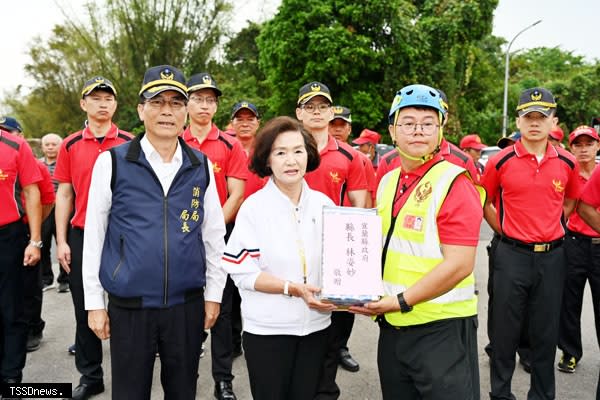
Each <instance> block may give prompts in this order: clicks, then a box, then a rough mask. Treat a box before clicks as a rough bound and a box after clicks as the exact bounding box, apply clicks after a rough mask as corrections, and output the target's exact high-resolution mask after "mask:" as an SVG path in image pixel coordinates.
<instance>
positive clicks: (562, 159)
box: [558, 154, 575, 169]
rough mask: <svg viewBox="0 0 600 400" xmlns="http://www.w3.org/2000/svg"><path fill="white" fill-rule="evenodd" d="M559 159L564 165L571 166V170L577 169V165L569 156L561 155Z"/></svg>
mask: <svg viewBox="0 0 600 400" xmlns="http://www.w3.org/2000/svg"><path fill="white" fill-rule="evenodd" d="M558 158H559V159H560V160H561V161H563V162H564V163H566V164H567V165H568V166H569V168H571V169H575V163H574V162H573V161H572V160H570V159H569V158H568V157H567V156H565V155H563V154H559V155H558Z"/></svg>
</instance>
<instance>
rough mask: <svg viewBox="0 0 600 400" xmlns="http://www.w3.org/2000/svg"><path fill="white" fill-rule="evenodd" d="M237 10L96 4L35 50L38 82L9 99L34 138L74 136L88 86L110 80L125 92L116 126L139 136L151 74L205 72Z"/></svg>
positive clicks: (167, 3)
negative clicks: (155, 69) (163, 68)
mask: <svg viewBox="0 0 600 400" xmlns="http://www.w3.org/2000/svg"><path fill="white" fill-rule="evenodd" d="M230 10H231V4H230V2H229V1H228V0H105V2H104V3H103V4H98V3H91V2H90V3H88V4H87V6H86V20H85V21H84V22H80V23H78V22H74V21H71V20H69V21H70V22H67V23H65V24H64V25H59V26H56V27H55V28H54V30H53V34H52V36H51V38H50V39H49V40H48V41H47V42H43V41H41V40H38V41H37V42H36V43H35V44H34V45H33V46H32V47H31V49H30V50H29V54H30V57H31V63H30V64H28V65H27V66H26V71H27V73H28V74H29V75H30V76H31V77H32V78H33V79H34V82H35V85H34V87H33V89H32V91H31V92H30V93H26V94H22V93H20V92H19V91H18V92H17V93H15V94H13V95H11V96H9V98H8V99H7V100H6V102H7V104H8V105H9V106H10V107H11V108H12V109H13V110H14V111H15V114H16V115H17V116H18V117H19V118H20V119H21V120H23V122H24V124H26V128H27V130H28V132H29V133H30V134H32V135H34V136H40V135H42V134H43V133H45V132H48V131H57V132H63V133H64V132H70V131H73V130H76V129H79V127H80V126H81V124H82V120H83V118H84V115H83V113H82V112H81V111H80V110H79V107H78V99H79V97H80V96H79V91H80V89H81V86H82V84H83V82H85V80H87V79H89V78H90V77H92V76H94V75H103V76H105V77H106V78H108V79H110V80H112V81H113V83H114V84H115V85H116V87H117V90H118V92H119V93H118V101H119V109H118V114H117V116H116V118H115V121H116V122H117V123H118V124H119V125H120V126H121V127H123V129H129V130H134V131H139V130H140V129H141V128H140V125H141V124H140V121H139V119H138V116H137V112H136V105H137V102H138V98H139V96H138V91H139V88H140V84H141V82H142V77H143V74H144V71H145V70H146V69H147V68H148V67H149V66H152V65H159V64H171V65H174V66H177V67H180V68H182V69H183V70H184V72H185V73H186V74H189V73H191V72H199V71H200V70H203V69H205V68H206V65H207V64H208V62H209V61H210V59H211V58H213V56H214V51H215V49H216V47H217V46H218V44H219V43H220V40H221V38H222V37H223V35H224V34H225V33H226V32H227V31H226V26H227V24H226V21H227V18H228V17H229V13H230Z"/></svg>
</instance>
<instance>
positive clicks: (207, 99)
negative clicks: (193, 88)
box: [190, 96, 217, 106]
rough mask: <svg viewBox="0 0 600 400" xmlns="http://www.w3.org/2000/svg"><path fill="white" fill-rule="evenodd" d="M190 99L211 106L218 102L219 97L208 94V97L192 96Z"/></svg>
mask: <svg viewBox="0 0 600 400" xmlns="http://www.w3.org/2000/svg"><path fill="white" fill-rule="evenodd" d="M190 100H191V101H193V102H194V103H197V104H202V103H206V105H209V106H212V105H213V104H215V103H216V102H217V99H216V98H214V97H212V96H206V97H197V96H191V97H190Z"/></svg>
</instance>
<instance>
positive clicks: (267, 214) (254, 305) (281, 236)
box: [223, 179, 334, 336]
mask: <svg viewBox="0 0 600 400" xmlns="http://www.w3.org/2000/svg"><path fill="white" fill-rule="evenodd" d="M324 205H331V206H333V205H334V204H333V202H332V201H331V200H330V199H329V198H328V197H327V196H325V195H324V194H322V193H320V192H317V191H315V190H312V189H310V188H309V187H308V185H307V184H306V182H303V185H302V194H301V195H300V201H299V203H298V205H294V204H293V203H292V202H291V201H290V199H289V198H288V197H287V196H286V195H285V194H283V193H282V192H281V191H280V190H279V188H277V186H276V185H275V184H274V183H273V180H272V179H270V180H269V182H268V183H267V185H266V186H265V187H264V188H263V189H261V190H259V191H258V192H256V193H255V194H253V195H252V196H250V197H248V199H246V201H245V202H244V204H242V206H241V207H240V210H239V212H238V215H237V217H236V221H235V228H234V229H233V232H232V234H231V236H230V238H229V241H228V243H227V247H226V250H225V254H224V256H223V268H225V270H226V271H227V272H228V273H229V274H230V276H231V278H232V279H233V281H234V282H235V284H236V286H237V287H238V288H239V290H240V296H241V298H242V319H243V322H244V331H246V332H250V333H253V334H257V335H297V336H305V335H308V334H310V333H313V332H317V331H319V330H322V329H325V328H326V327H327V326H329V324H330V316H331V313H329V312H319V311H316V310H313V309H310V308H309V307H308V306H307V305H306V303H305V302H304V300H303V299H301V298H298V297H288V296H284V295H283V294H271V293H263V292H258V291H256V290H255V289H254V285H255V282H256V278H257V277H258V275H259V274H260V273H261V272H266V273H269V274H271V275H273V276H275V277H278V278H280V279H283V280H289V281H291V282H298V283H301V282H302V281H303V276H304V268H303V266H302V261H301V260H302V256H301V254H302V253H301V250H302V249H304V255H305V260H306V276H307V283H310V284H312V285H315V286H320V285H321V249H322V240H321V236H322V230H323V206H324Z"/></svg>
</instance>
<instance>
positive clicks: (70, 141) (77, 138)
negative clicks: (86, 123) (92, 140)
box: [65, 133, 83, 151]
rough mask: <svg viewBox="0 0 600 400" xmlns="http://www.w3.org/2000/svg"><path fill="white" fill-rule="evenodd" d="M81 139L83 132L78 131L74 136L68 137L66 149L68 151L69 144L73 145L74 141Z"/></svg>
mask: <svg viewBox="0 0 600 400" xmlns="http://www.w3.org/2000/svg"><path fill="white" fill-rule="evenodd" d="M81 139H83V133H79V134H78V135H76V136H75V137H73V138H71V139H69V141H68V142H67V144H66V145H65V148H66V149H67V151H69V148H70V147H71V146H73V145H74V144H75V143H77V142H79V141H80V140H81Z"/></svg>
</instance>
